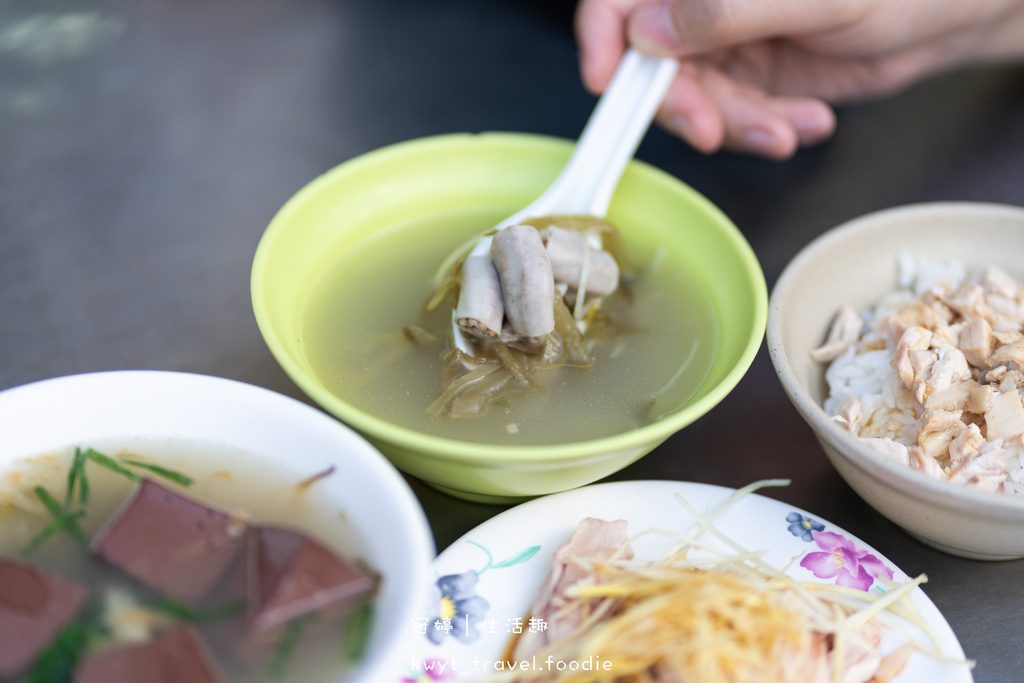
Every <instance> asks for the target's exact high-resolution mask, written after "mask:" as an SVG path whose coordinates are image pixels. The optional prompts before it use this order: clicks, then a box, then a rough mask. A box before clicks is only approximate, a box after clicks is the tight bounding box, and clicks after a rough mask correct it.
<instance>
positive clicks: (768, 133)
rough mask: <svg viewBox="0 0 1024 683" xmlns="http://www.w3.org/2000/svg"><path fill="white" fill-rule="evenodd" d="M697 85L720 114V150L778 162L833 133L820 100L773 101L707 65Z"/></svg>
mask: <svg viewBox="0 0 1024 683" xmlns="http://www.w3.org/2000/svg"><path fill="white" fill-rule="evenodd" d="M700 81H701V84H702V85H703V87H704V89H705V91H706V92H707V94H708V96H709V97H710V98H711V99H712V100H713V101H714V103H715V105H716V106H717V107H718V109H719V111H720V112H721V115H722V119H723V122H724V126H725V132H724V140H723V147H725V148H726V149H730V150H733V151H737V152H744V153H749V154H757V155H759V156H764V157H768V158H769V159H777V160H783V159H788V158H789V157H791V156H793V154H794V153H796V150H797V149H798V147H799V146H800V145H802V144H803V145H808V144H814V143H817V142H821V141H822V140H824V139H825V138H827V137H828V136H830V135H831V134H832V132H833V130H834V129H835V117H834V114H833V113H832V110H831V109H830V108H829V107H828V106H827V105H826V104H824V103H823V102H821V101H820V100H815V99H813V98H795V97H794V98H790V97H773V96H771V95H769V94H767V93H766V92H765V91H763V90H761V89H760V88H758V87H756V86H752V85H750V84H747V83H741V82H738V81H736V80H734V79H733V78H731V77H730V76H728V75H727V74H725V73H723V72H721V71H720V70H718V69H717V68H715V67H713V66H710V65H707V64H702V68H701V70H700Z"/></svg>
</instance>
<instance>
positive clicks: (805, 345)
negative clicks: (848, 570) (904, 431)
mask: <svg viewBox="0 0 1024 683" xmlns="http://www.w3.org/2000/svg"><path fill="white" fill-rule="evenodd" d="M901 250H905V251H908V252H909V253H911V254H914V255H923V256H927V257H929V258H930V259H934V260H950V259H954V258H955V259H959V260H960V261H962V262H963V264H964V265H965V266H966V267H967V269H968V271H970V270H973V269H976V268H979V267H981V266H984V265H987V264H995V265H999V266H1001V267H1003V268H1005V269H1006V270H1007V271H1008V272H1010V273H1011V274H1013V275H1015V276H1016V277H1018V278H1020V277H1021V276H1022V275H1024V258H1022V257H1024V208H1021V207H1013V206H1004V205H995V204H984V203H970V202H942V203H928V204H917V205H910V206H904V207H898V208H894V209H888V210H884V211H879V212H877V213H872V214H868V215H866V216H863V217H860V218H857V219H855V220H852V221H849V222H847V223H844V224H842V225H840V226H838V227H836V228H834V229H832V230H830V231H828V232H826V233H824V234H823V235H821V236H820V237H818V238H817V239H815V240H814V241H812V242H811V243H810V244H808V245H807V246H806V247H805V248H804V249H803V250H802V251H801V252H800V253H799V254H798V255H797V256H796V257H795V258H794V259H793V260H792V262H791V263H790V264H789V265H788V266H787V267H786V269H785V271H784V272H783V273H782V275H781V277H780V278H779V280H778V282H777V284H776V285H775V287H774V289H773V291H772V295H771V298H770V301H769V311H768V330H767V338H768V350H769V352H770V354H771V358H772V362H773V363H774V365H775V369H776V372H777V373H778V375H779V379H780V380H781V382H782V386H783V387H784V389H785V390H786V393H787V394H788V395H789V398H790V399H791V400H792V402H793V405H795V406H796V408H797V410H798V411H800V414H801V415H802V416H803V417H804V419H806V420H807V422H808V423H809V424H810V426H811V428H812V429H813V430H814V432H815V435H816V436H817V437H818V440H819V441H820V443H821V445H822V447H823V448H824V450H825V453H826V455H827V456H828V457H829V459H830V460H831V462H832V464H833V465H834V466H835V467H836V469H837V470H838V471H839V474H840V475H842V477H843V478H844V479H845V480H846V481H847V482H848V483H849V484H850V486H851V487H852V488H853V489H854V490H855V491H856V492H857V493H858V494H859V495H860V496H861V497H862V498H864V500H866V501H867V502H868V503H870V504H871V505H872V506H873V507H875V508H876V509H877V510H878V511H879V512H881V513H882V514H883V515H885V516H886V517H888V518H889V519H891V520H892V521H894V522H895V523H897V524H899V525H900V526H901V527H903V528H904V529H906V530H907V531H908V532H909V533H911V534H912V535H914V536H916V537H917V538H919V539H920V540H922V541H923V542H925V543H927V544H929V545H931V546H933V547H935V548H938V549H940V550H943V551H946V552H949V553H952V554H955V555H960V556H964V557H971V558H976V559H990V560H995V559H1011V558H1017V557H1021V556H1024V500H1021V499H1019V498H1012V497H1010V496H1007V495H1001V494H995V493H986V492H983V491H976V490H970V489H966V488H963V487H960V486H956V485H953V484H949V483H947V482H944V481H938V480H934V479H930V478H928V477H926V476H925V475H923V474H921V473H919V472H917V471H916V470H912V469H911V468H909V467H904V466H901V465H899V464H896V463H893V462H891V461H888V460H886V459H885V458H884V457H882V456H880V455H879V454H877V453H875V452H874V451H872V450H871V449H870V448H869V447H867V446H865V445H864V444H862V443H860V442H859V441H858V439H857V438H856V437H855V436H853V435H852V434H851V433H850V432H849V431H847V430H846V429H844V428H842V427H841V426H840V425H838V424H837V423H836V422H834V421H833V420H831V419H830V418H829V416H828V415H827V414H826V413H825V411H824V410H823V409H822V407H821V406H822V403H823V401H824V399H825V398H826V396H827V394H828V390H827V387H826V385H825V379H824V375H825V366H824V365H822V364H820V363H817V362H815V361H813V360H812V359H811V356H810V352H811V350H812V349H814V348H816V347H818V346H819V345H820V344H821V343H822V342H823V341H824V339H825V336H826V334H827V332H828V328H829V326H830V323H831V320H832V318H833V316H834V315H835V313H836V311H837V310H838V309H839V307H840V306H841V305H842V304H850V305H852V306H854V307H855V308H858V309H863V308H868V307H870V306H871V305H873V304H874V303H875V302H876V301H877V300H878V299H879V298H880V297H881V296H882V295H883V294H884V293H886V292H888V291H890V290H892V289H894V288H895V286H896V282H897V254H898V253H899V252H900V251H901Z"/></svg>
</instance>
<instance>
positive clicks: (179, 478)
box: [121, 459, 193, 486]
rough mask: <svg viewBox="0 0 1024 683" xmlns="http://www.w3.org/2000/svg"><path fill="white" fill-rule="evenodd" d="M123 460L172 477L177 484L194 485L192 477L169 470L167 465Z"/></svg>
mask: <svg viewBox="0 0 1024 683" xmlns="http://www.w3.org/2000/svg"><path fill="white" fill-rule="evenodd" d="M121 462H123V463H124V464H126V465H132V466H133V467H141V468H142V469H145V470H149V471H150V472H152V473H153V474H156V475H158V476H161V477H163V478H164V479H170V480H171V481H173V482H175V483H176V484H181V485H182V486H191V485H192V481H193V479H192V477H189V476H188V475H185V474H182V473H181V472H175V471H174V470H169V469H167V468H166V467H160V466H159V465H154V464H153V463H150V462H143V461H141V460H128V459H122V460H121Z"/></svg>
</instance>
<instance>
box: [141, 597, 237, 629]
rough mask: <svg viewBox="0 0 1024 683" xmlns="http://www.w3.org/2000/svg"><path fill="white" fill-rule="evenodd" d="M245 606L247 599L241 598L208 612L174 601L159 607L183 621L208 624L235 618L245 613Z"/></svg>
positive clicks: (167, 601) (168, 601)
mask: <svg viewBox="0 0 1024 683" xmlns="http://www.w3.org/2000/svg"><path fill="white" fill-rule="evenodd" d="M245 605H246V603H245V599H244V598H239V599H238V600H235V601H234V602H229V603H228V604H226V605H223V606H221V607H217V608H214V609H212V610H208V611H206V612H199V611H196V610H194V609H192V608H191V607H189V606H188V605H184V604H182V603H180V602H176V601H174V600H161V601H160V603H159V604H158V605H157V607H159V608H160V609H161V610H163V611H164V612H167V613H168V614H170V615H172V616H175V617H177V618H179V619H181V620H182V621H189V622H192V623H193V624H206V623H209V622H211V621H217V620H218V619H224V618H226V617H230V616H234V615H235V614H238V613H239V612H241V611H243V610H244V609H245Z"/></svg>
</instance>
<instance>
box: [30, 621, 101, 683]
mask: <svg viewBox="0 0 1024 683" xmlns="http://www.w3.org/2000/svg"><path fill="white" fill-rule="evenodd" d="M94 631H95V628H94V627H92V626H91V625H90V624H88V623H86V622H83V621H73V622H71V623H70V624H68V625H67V626H65V627H64V629H63V630H61V631H60V633H58V634H57V637H56V638H55V639H54V640H53V642H52V643H50V645H49V647H47V648H46V649H45V650H43V652H42V653H41V654H40V655H39V657H37V658H36V661H35V664H34V665H33V666H32V670H31V671H29V673H28V674H27V675H26V676H25V677H24V678H22V679H21V683H57V682H58V681H61V682H64V681H70V680H71V673H72V670H73V669H74V668H75V665H76V664H78V661H79V660H80V659H81V658H82V655H83V654H84V653H85V649H86V647H87V646H88V645H89V641H90V639H91V637H92V635H93V633H94Z"/></svg>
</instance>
